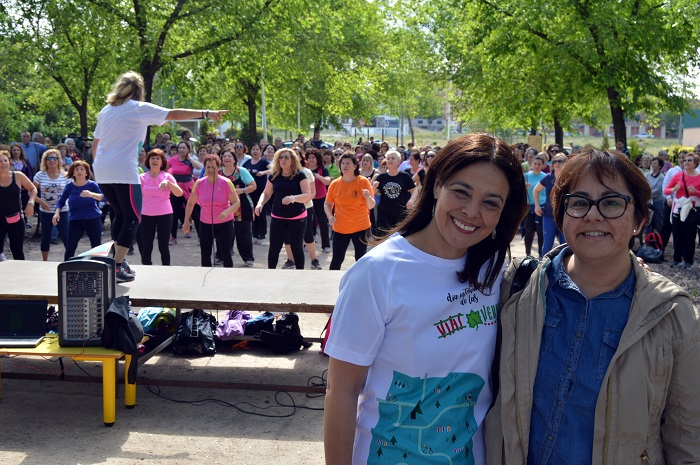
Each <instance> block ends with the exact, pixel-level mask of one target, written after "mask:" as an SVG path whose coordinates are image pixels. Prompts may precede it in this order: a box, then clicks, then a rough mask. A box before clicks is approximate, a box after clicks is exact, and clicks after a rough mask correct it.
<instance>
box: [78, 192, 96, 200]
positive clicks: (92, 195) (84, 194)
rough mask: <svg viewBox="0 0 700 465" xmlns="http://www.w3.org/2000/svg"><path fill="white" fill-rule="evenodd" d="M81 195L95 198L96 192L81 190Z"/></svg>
mask: <svg viewBox="0 0 700 465" xmlns="http://www.w3.org/2000/svg"><path fill="white" fill-rule="evenodd" d="M80 196H81V197H83V198H91V199H94V198H95V194H94V193H92V192H90V191H81V192H80Z"/></svg>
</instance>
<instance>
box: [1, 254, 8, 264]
mask: <svg viewBox="0 0 700 465" xmlns="http://www.w3.org/2000/svg"><path fill="white" fill-rule="evenodd" d="M5 260H7V259H6V258H5V254H4V253H3V252H0V262H4V261H5Z"/></svg>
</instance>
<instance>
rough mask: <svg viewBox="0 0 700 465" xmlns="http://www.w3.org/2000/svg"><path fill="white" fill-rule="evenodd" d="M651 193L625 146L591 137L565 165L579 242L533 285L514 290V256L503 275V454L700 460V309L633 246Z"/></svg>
mask: <svg viewBox="0 0 700 465" xmlns="http://www.w3.org/2000/svg"><path fill="white" fill-rule="evenodd" d="M650 198H651V188H650V187H649V184H648V183H647V181H646V179H645V178H644V175H643V174H642V173H641V171H640V170H639V169H637V167H636V166H634V164H633V163H632V162H631V161H630V160H629V159H628V158H627V157H625V156H624V155H623V154H621V153H619V152H617V151H600V150H598V149H595V148H593V147H591V146H587V147H585V148H584V149H582V151H580V152H578V153H577V154H575V155H574V156H573V157H572V158H571V159H570V160H569V161H568V162H567V163H566V165H565V166H564V169H563V170H562V171H561V173H560V174H559V176H558V180H557V183H556V184H555V185H554V189H553V190H552V205H553V209H554V218H555V220H556V223H557V225H558V226H559V227H560V228H561V229H562V231H563V232H564V235H565V236H566V239H567V244H565V245H562V246H560V247H557V248H556V249H554V250H552V251H550V252H549V253H548V254H547V255H546V256H545V257H544V260H543V261H542V262H541V263H540V264H539V267H538V268H537V269H536V270H535V272H534V273H532V275H531V276H530V278H529V280H528V281H527V285H526V286H525V288H524V290H522V291H521V292H519V293H516V294H515V295H514V296H512V297H510V298H509V292H505V291H506V290H508V289H510V285H511V283H512V282H513V278H514V274H515V268H514V267H510V268H509V269H508V270H507V271H506V273H505V276H504V281H505V282H504V284H503V286H502V287H501V289H502V290H503V292H501V296H502V297H501V305H502V309H501V312H500V321H501V325H502V332H501V335H502V337H503V339H502V343H501V346H500V349H501V352H500V368H499V377H498V378H499V383H500V388H499V394H498V396H497V398H496V402H495V404H494V407H493V409H492V410H491V411H490V412H489V414H488V416H487V419H486V423H485V424H486V427H485V429H484V434H485V436H486V451H487V462H488V463H489V465H494V464H504V463H508V464H528V465H531V464H565V465H566V464H591V463H596V464H600V463H608V464H610V465H614V464H618V465H624V464H630V463H642V464H645V463H650V464H651V463H665V464H681V463H698V461H699V460H700V441H699V440H698V438H699V437H700V396H698V394H697V386H698V385H699V383H700V372H699V371H698V367H699V366H700V344H698V341H700V314H698V312H697V310H695V309H694V308H693V305H692V303H691V300H690V296H689V295H688V294H687V293H686V292H685V291H684V290H683V289H681V288H680V287H678V286H676V285H675V284H673V283H672V282H671V281H669V280H668V279H666V278H664V277H663V276H660V275H658V274H655V273H651V272H650V271H648V270H646V269H645V268H644V267H642V266H640V264H639V262H638V261H637V260H636V257H635V256H634V254H633V253H631V251H630V250H629V241H630V239H631V238H632V237H633V236H634V235H636V234H637V232H638V231H639V228H641V227H643V226H644V224H645V221H646V218H647V216H648V214H649V207H648V204H649V199H650Z"/></svg>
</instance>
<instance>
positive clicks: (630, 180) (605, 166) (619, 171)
mask: <svg viewBox="0 0 700 465" xmlns="http://www.w3.org/2000/svg"><path fill="white" fill-rule="evenodd" d="M591 176H592V177H593V178H594V179H596V180H597V181H598V182H599V183H601V184H602V185H604V186H605V187H608V186H607V184H605V183H606V182H610V181H614V180H617V179H622V180H623V181H624V182H625V185H626V186H627V188H628V189H629V191H630V192H631V193H632V198H633V199H634V220H635V222H636V224H641V223H643V222H644V221H646V219H647V217H648V216H649V200H650V199H651V187H650V186H649V182H648V181H647V179H646V177H644V174H642V171H641V170H640V169H639V168H637V167H636V166H635V164H634V163H632V161H631V160H630V159H629V158H627V157H626V156H625V155H624V154H623V153H621V152H618V151H617V150H605V151H603V150H598V149H596V148H595V147H593V146H591V145H587V146H585V147H584V148H583V149H581V150H579V151H577V152H576V153H575V154H574V155H572V156H571V158H569V161H568V162H566V164H565V165H564V168H563V169H562V170H561V172H560V173H559V175H558V176H557V182H556V183H555V184H554V187H553V188H552V193H551V195H550V199H551V202H552V209H553V210H554V221H555V222H556V223H557V227H558V228H559V229H561V228H562V224H563V222H564V196H565V195H566V194H570V193H571V192H572V189H573V188H574V187H576V184H577V183H578V182H579V180H581V179H583V178H584V177H585V178H589V177H591Z"/></svg>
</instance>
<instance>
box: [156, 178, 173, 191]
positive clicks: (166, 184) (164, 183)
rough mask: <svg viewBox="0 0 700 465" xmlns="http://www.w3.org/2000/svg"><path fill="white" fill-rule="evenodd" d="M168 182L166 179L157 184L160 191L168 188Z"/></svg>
mask: <svg viewBox="0 0 700 465" xmlns="http://www.w3.org/2000/svg"><path fill="white" fill-rule="evenodd" d="M169 184H170V182H169V181H168V180H167V179H166V180H165V181H162V182H161V183H160V184H158V188H160V190H162V191H167V190H168V189H170V185H169Z"/></svg>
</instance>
